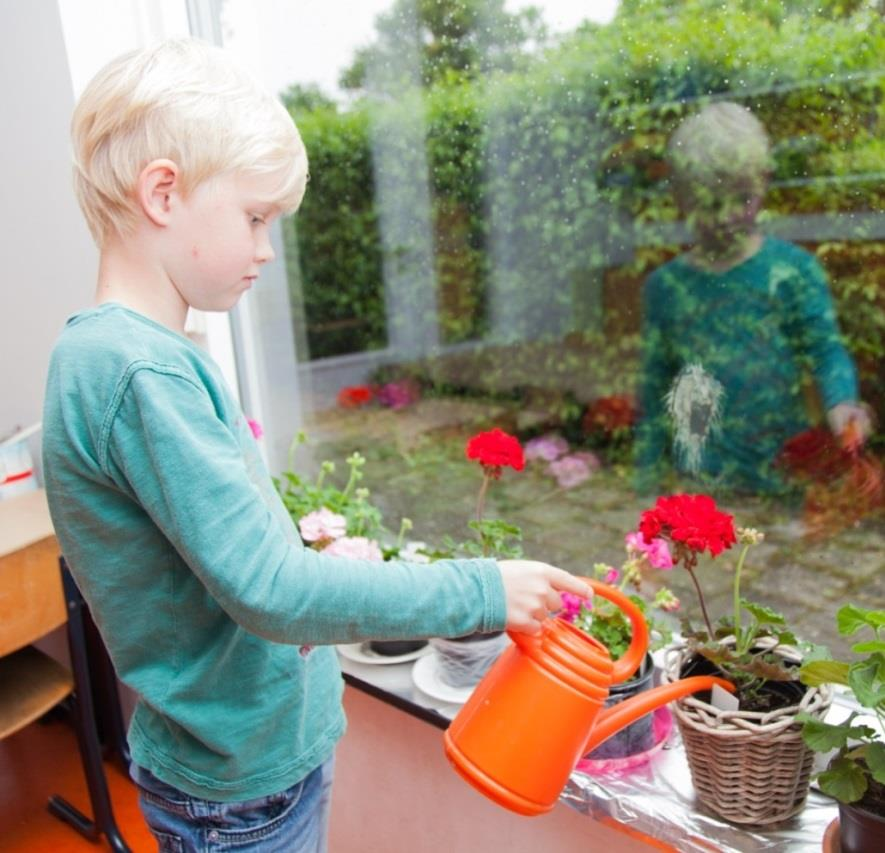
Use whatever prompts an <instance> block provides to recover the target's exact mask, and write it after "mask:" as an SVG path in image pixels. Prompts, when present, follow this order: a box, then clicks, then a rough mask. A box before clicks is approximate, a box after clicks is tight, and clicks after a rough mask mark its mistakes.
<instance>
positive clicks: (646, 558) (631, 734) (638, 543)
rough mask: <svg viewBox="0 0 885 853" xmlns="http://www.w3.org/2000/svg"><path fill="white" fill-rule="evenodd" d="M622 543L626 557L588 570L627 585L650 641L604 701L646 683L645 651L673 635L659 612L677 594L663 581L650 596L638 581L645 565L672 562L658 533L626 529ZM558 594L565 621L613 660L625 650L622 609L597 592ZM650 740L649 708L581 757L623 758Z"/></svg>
mask: <svg viewBox="0 0 885 853" xmlns="http://www.w3.org/2000/svg"><path fill="white" fill-rule="evenodd" d="M625 544H626V549H627V559H626V560H625V561H624V563H623V564H622V566H621V568H620V569H616V568H614V567H612V566H607V565H605V564H604V563H597V564H596V565H594V567H593V574H594V576H595V577H596V578H597V579H598V580H601V581H603V582H605V583H608V584H611V585H612V586H615V587H616V588H617V589H619V590H621V591H623V592H626V591H627V589H628V588H629V589H631V590H632V592H631V593H630V594H629V598H630V599H631V600H632V601H633V602H634V603H635V604H636V606H637V607H638V608H639V609H640V611H642V614H643V615H644V616H645V619H646V622H647V623H648V626H649V632H650V635H651V638H652V641H651V643H650V645H649V651H648V653H646V656H645V660H644V661H643V663H642V665H641V666H640V668H639V669H638V670H637V672H636V673H635V674H634V675H633V677H632V678H630V679H628V680H627V681H625V682H623V683H622V684H615V685H612V687H611V688H610V690H609V697H608V699H607V700H606V703H605V704H606V707H608V706H611V705H615V704H617V703H618V702H623V701H624V700H625V699H628V698H630V697H631V696H635V695H636V694H637V693H640V692H642V691H643V690H648V689H650V688H651V687H652V684H653V681H654V672H655V666H654V661H653V659H652V656H651V652H652V651H655V650H656V649H660V648H663V647H664V646H666V645H668V644H669V643H670V642H671V640H672V638H673V632H672V630H671V628H670V625H669V623H668V622H667V620H666V618H665V617H664V615H663V614H664V613H669V612H673V611H675V610H677V609H678V608H679V599H677V598H676V596H675V595H673V593H672V592H671V591H670V589H668V588H667V587H660V588H658V589H657V591H656V592H655V593H654V595H653V597H652V598H651V599H650V600H649V598H647V597H646V595H645V584H644V581H645V575H646V574H647V573H648V571H649V570H650V569H664V570H666V569H671V568H672V567H673V558H672V556H671V554H670V549H669V547H668V546H667V543H666V542H665V541H664V540H663V539H655V540H653V541H652V542H651V543H646V542H645V540H644V539H643V537H642V535H641V534H640V533H639V532H632V533H628V534H627V536H626V537H625ZM562 600H563V609H562V610H561V611H560V613H559V618H560V619H564V620H566V621H567V622H571V623H572V624H573V625H575V627H577V628H580V629H581V630H582V631H584V632H585V633H586V634H588V635H589V636H591V637H593V638H594V639H595V640H598V641H599V642H600V643H601V644H602V645H603V646H605V647H606V648H607V649H608V651H609V653H610V654H611V657H612V659H613V660H617V659H618V658H620V657H621V656H622V655H623V654H624V653H625V652H626V651H627V648H628V647H629V645H630V641H631V639H632V637H633V630H632V626H631V625H630V620H629V619H628V618H627V617H626V615H625V614H624V612H623V611H622V610H620V609H619V608H617V607H615V605H614V604H612V603H611V602H610V601H607V600H606V599H604V598H602V597H598V598H596V599H594V600H593V602H592V603H591V602H587V601H585V600H583V599H581V598H579V597H578V596H576V595H572V594H571V593H562ZM654 744H655V731H654V714H646V715H645V716H644V717H641V718H640V719H638V720H636V721H635V722H633V723H631V724H630V725H629V726H627V727H626V728H625V729H622V730H621V731H620V732H618V733H617V734H616V735H614V736H613V737H611V738H609V739H608V740H607V741H605V742H604V743H602V744H600V746H598V747H597V748H596V749H594V750H593V751H592V752H590V753H588V754H587V756H585V758H586V759H587V760H589V761H600V760H604V759H618V758H627V757H629V756H632V755H637V754H640V753H643V752H647V751H648V750H649V749H651V748H652V747H653V746H654Z"/></svg>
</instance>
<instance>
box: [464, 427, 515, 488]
mask: <svg viewBox="0 0 885 853" xmlns="http://www.w3.org/2000/svg"><path fill="white" fill-rule="evenodd" d="M465 452H466V453H467V458H468V459H476V460H478V461H479V463H480V465H482V466H483V468H485V469H486V471H487V472H488V473H490V474H491V475H492V476H493V477H495V478H497V477H500V476H501V469H502V468H503V467H505V466H506V467H509V468H513V470H514V471H522V469H523V468H524V467H525V457H524V456H523V452H522V445H521V444H520V443H519V440H518V439H516V438H514V437H513V436H512V435H508V434H507V433H506V432H504V431H503V430H500V429H498V428H497V427H495V429H493V430H489V431H488V432H481V433H478V434H477V435H475V436H473V438H471V439H470V441H468V442H467V447H466V448H465Z"/></svg>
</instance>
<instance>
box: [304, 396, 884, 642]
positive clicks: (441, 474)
mask: <svg viewBox="0 0 885 853" xmlns="http://www.w3.org/2000/svg"><path fill="white" fill-rule="evenodd" d="M539 417H540V415H536V414H533V413H532V412H526V411H514V410H513V409H512V408H508V406H506V405H504V404H501V405H489V404H488V403H486V402H482V403H480V402H478V401H473V400H463V399H448V400H446V399H427V400H423V401H421V402H420V403H418V404H417V405H415V406H412V407H410V408H408V409H404V410H401V411H397V412H394V411H391V410H384V409H374V408H373V409H366V410H357V411H353V410H351V411H348V410H329V411H326V412H319V413H317V414H316V416H315V418H314V421H313V423H311V424H309V425H308V434H309V438H310V448H311V456H312V458H313V460H314V463H315V464H316V463H318V460H320V459H325V458H328V459H334V460H336V461H337V462H338V463H339V471H341V470H343V469H344V464H343V460H344V459H345V457H346V456H347V455H348V454H349V453H350V452H352V451H353V450H359V451H360V452H361V453H363V455H365V456H366V457H367V459H368V464H367V466H366V477H365V480H364V482H363V484H362V485H366V486H368V487H369V488H370V489H371V490H372V495H373V500H375V501H376V503H377V504H378V505H379V506H380V507H381V508H382V509H383V511H384V517H385V522H386V523H387V525H388V527H390V528H396V527H397V526H398V522H399V519H400V518H401V517H402V516H403V515H406V516H408V517H409V518H411V519H412V521H413V522H414V525H415V527H414V531H413V535H414V538H417V539H425V540H428V541H430V542H433V541H438V540H439V539H441V538H442V537H443V536H444V535H445V534H450V535H452V536H453V537H455V538H456V539H458V538H466V537H467V535H468V534H469V531H468V529H467V527H466V523H467V521H468V520H470V518H471V517H472V513H473V511H474V501H475V499H476V492H477V489H478V486H479V482H480V478H479V474H478V471H477V470H476V468H475V466H474V465H472V464H470V463H467V462H466V461H465V460H464V456H463V446H464V440H465V438H466V437H467V436H469V435H470V434H471V433H472V432H473V431H475V430H477V429H480V428H489V427H490V426H491V425H498V426H501V427H502V428H504V429H508V428H509V429H511V430H512V429H515V428H518V427H524V426H527V425H529V424H531V423H533V422H534V420H536V419H537V418H539ZM301 458H302V459H304V458H307V457H306V456H305V455H304V454H302V456H301ZM647 506H648V501H647V500H640V499H639V498H638V497H637V496H636V495H635V494H634V493H633V492H632V490H631V488H630V484H629V472H628V471H626V470H621V469H618V468H617V467H605V468H603V469H602V470H601V471H599V472H597V473H596V474H595V475H594V476H593V477H592V478H591V479H590V480H588V481H586V482H585V483H583V484H581V485H580V486H578V487H576V488H574V489H571V490H559V489H557V487H556V482H555V480H553V478H552V477H550V476H549V475H547V474H546V473H545V472H544V470H543V465H542V464H529V465H528V466H527V468H526V470H525V471H524V472H522V473H515V472H513V471H509V470H508V471H507V472H505V474H504V476H503V477H502V479H501V480H500V481H499V482H497V483H495V484H493V486H492V488H491V489H490V493H489V497H488V500H487V513H486V516H487V517H498V518H503V519H505V520H507V521H510V522H512V523H514V524H518V525H520V526H521V527H522V530H523V544H524V549H525V552H526V555H527V556H530V557H533V558H536V559H543V560H545V561H547V562H550V563H553V564H555V565H558V566H561V567H563V568H565V569H568V570H569V571H572V572H574V573H576V574H581V573H582V572H587V571H589V570H590V569H591V567H592V565H593V563H595V562H605V563H610V564H613V565H619V564H620V563H621V562H622V561H623V558H624V548H623V538H624V534H625V533H626V532H628V531H629V530H633V529H635V528H636V525H637V522H638V519H639V513H640V511H641V510H642V509H644V508H646V507H647ZM724 508H725V509H727V510H728V511H730V512H733V513H734V514H735V517H736V519H737V521H738V523H739V524H742V525H744V526H751V527H756V528H758V529H759V530H762V531H763V532H765V534H766V539H765V542H763V543H762V544H761V545H759V546H757V547H756V548H754V549H753V550H751V552H750V555H749V556H748V559H747V564H746V566H745V569H744V573H743V577H742V592H743V594H744V596H745V597H746V598H749V599H751V600H753V601H757V602H759V603H763V604H766V605H768V606H769V607H772V608H774V609H775V610H778V611H780V612H782V613H783V614H784V615H785V616H786V617H787V619H788V621H789V623H790V625H791V627H792V628H793V629H794V630H795V632H796V633H797V634H799V635H800V636H801V637H803V638H804V639H809V640H813V641H815V642H818V643H823V644H825V645H828V646H830V648H831V649H833V650H834V651H837V652H841V653H844V652H845V651H846V650H847V645H848V644H847V643H846V642H845V641H844V640H843V639H842V638H840V637H839V635H838V632H837V631H836V628H835V611H836V610H837V609H838V607H839V606H840V605H841V604H843V603H846V602H849V601H850V602H853V603H856V604H858V605H861V606H864V607H885V548H883V545H885V519H883V518H882V517H881V515H880V516H878V517H875V518H868V519H866V520H864V521H863V522H862V523H861V524H860V525H858V526H856V527H853V528H851V529H848V530H844V531H841V532H839V533H837V534H835V535H834V536H832V537H830V538H829V539H826V540H824V541H811V540H809V539H808V538H807V537H806V536H805V535H804V528H803V525H802V522H801V513H800V511H799V510H798V509H796V508H789V507H784V506H777V505H774V506H772V505H771V504H770V503H767V502H765V501H763V500H758V499H749V500H743V501H742V502H741V504H740V505H737V504H735V505H728V504H726V505H724ZM735 557H736V553H733V552H731V553H727V554H725V555H723V556H722V557H719V558H718V559H717V560H715V561H712V560H709V559H705V560H703V561H702V564H701V566H700V567H699V571H698V574H699V578H700V581H701V584H702V587H703V589H704V593H705V596H706V597H707V606H708V609H709V611H710V613H711V616H712V617H713V618H714V619H715V618H716V617H717V616H719V615H724V614H726V613H729V612H730V608H731V582H732V573H731V568H732V566H733V565H734V559H735ZM662 574H664V573H662ZM666 583H667V585H668V586H670V587H671V589H673V591H674V592H675V593H676V595H678V596H679V598H680V599H681V600H682V602H683V609H684V610H685V611H686V612H688V613H690V614H691V615H692V616H699V613H698V609H697V606H696V596H695V593H694V589H693V587H692V586H691V582H690V579H689V577H688V575H687V573H686V572H685V571H683V570H681V569H679V568H677V569H676V570H674V571H672V572H667V573H666Z"/></svg>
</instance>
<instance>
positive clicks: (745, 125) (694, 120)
mask: <svg viewBox="0 0 885 853" xmlns="http://www.w3.org/2000/svg"><path fill="white" fill-rule="evenodd" d="M667 159H668V160H669V161H670V164H671V166H672V167H673V174H674V178H675V180H676V182H677V185H678V184H679V183H685V182H692V183H699V184H701V185H702V186H706V187H714V186H716V185H717V184H719V183H721V182H722V181H723V180H728V179H747V180H749V181H750V182H752V183H756V182H757V181H758V180H759V179H762V178H764V177H765V176H766V175H767V174H768V172H769V171H770V169H771V149H770V146H769V142H768V134H767V133H766V132H765V128H764V127H763V126H762V122H760V121H759V119H757V118H756V116H754V115H753V113H751V112H750V110H748V109H747V108H746V107H742V106H740V104H735V103H732V102H731V101H720V102H719V103H715V104H709V105H708V106H706V107H704V108H703V109H702V110H701V111H700V112H699V113H697V114H696V115H693V116H691V117H690V118H687V119H686V120H685V121H684V122H682V124H680V125H679V127H678V128H676V130H675V131H674V133H673V135H672V136H671V137H670V142H669V144H668V146H667Z"/></svg>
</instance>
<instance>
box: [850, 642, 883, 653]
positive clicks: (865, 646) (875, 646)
mask: <svg viewBox="0 0 885 853" xmlns="http://www.w3.org/2000/svg"><path fill="white" fill-rule="evenodd" d="M851 651H853V652H857V654H860V655H863V654H872V653H873V652H879V653H880V654H882V653H885V640H870V641H869V642H866V643H855V644H854V645H853V646H852V647H851Z"/></svg>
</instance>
